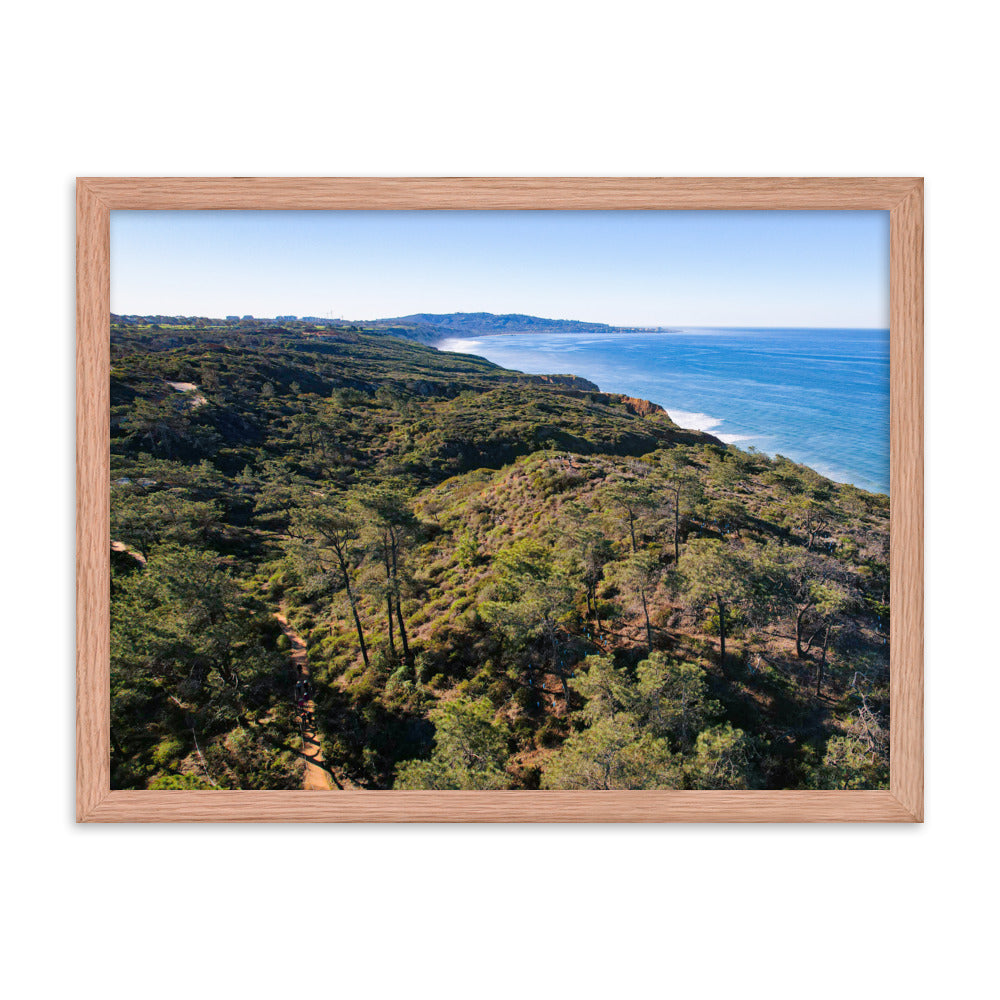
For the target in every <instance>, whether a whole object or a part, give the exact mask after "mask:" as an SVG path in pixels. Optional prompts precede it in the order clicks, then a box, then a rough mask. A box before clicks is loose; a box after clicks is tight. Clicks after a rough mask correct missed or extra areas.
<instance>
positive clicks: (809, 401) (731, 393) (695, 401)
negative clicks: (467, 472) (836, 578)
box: [438, 328, 889, 494]
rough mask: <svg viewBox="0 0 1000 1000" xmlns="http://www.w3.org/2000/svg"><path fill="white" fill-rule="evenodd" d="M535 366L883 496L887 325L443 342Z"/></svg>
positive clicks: (508, 364)
mask: <svg viewBox="0 0 1000 1000" xmlns="http://www.w3.org/2000/svg"><path fill="white" fill-rule="evenodd" d="M438 346H439V347H440V348H441V349H442V350H447V351H458V352H461V353H464V354H478V355H480V356H481V357H484V358H487V359H488V360H490V361H493V362H495V363H496V364H499V365H503V367H505V368H513V369H515V370H517V371H523V372H528V373H531V374H572V375H580V376H582V377H583V378H586V379H590V381H592V382H596V383H597V384H598V385H599V386H600V387H601V389H603V390H604V391H606V392H621V393H625V394H627V395H629V396H636V397H639V398H642V399H648V400H651V401H652V402H654V403H659V404H660V405H661V406H662V407H663V408H664V409H665V410H666V411H667V412H668V413H669V414H670V416H671V417H672V418H673V420H675V421H676V422H677V423H678V424H680V425H681V426H682V427H689V428H694V429H697V430H704V431H708V432H709V433H710V434H714V435H715V436H716V437H718V438H720V439H721V440H723V441H725V442H727V443H730V444H736V445H737V446H738V447H741V448H747V447H750V446H753V447H756V448H758V449H760V450H761V451H763V452H766V453H767V454H769V455H774V454H779V453H780V454H782V455H785V456H786V457H788V458H790V459H792V460H793V461H795V462H802V463H804V464H805V465H809V466H811V467H812V468H814V469H815V470H816V471H817V472H819V473H821V474H822V475H824V476H828V477H829V478H830V479H833V480H836V481H837V482H841V483H853V484H854V485H855V486H859V487H860V488H862V489H865V490H871V491H873V492H877V493H886V494H887V493H888V492H889V331H888V330H816V329H813V330H761V329H735V328H726V329H694V328H692V329H678V330H671V331H670V332H665V333H623V334H603V333H601V334H503V335H490V336H485V335H484V336H477V337H475V338H470V337H464V338H451V339H448V340H446V341H444V342H442V343H440V344H439V345H438Z"/></svg>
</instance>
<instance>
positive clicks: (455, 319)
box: [375, 312, 621, 335]
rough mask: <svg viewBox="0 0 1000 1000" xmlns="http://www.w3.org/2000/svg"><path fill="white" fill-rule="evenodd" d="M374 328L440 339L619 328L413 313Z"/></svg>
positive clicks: (512, 315)
mask: <svg viewBox="0 0 1000 1000" xmlns="http://www.w3.org/2000/svg"><path fill="white" fill-rule="evenodd" d="M375 322H376V323H377V324H378V325H380V326H382V325H398V326H400V327H414V326H415V327H424V328H430V329H431V330H433V331H435V332H437V333H439V334H440V335H445V334H448V335H454V334H483V333H613V332H615V331H616V330H619V329H621V328H620V327H614V326H608V325H607V324H606V323H583V322H581V321H580V320H575V319H544V318H542V317H540V316H525V315H523V314H522V313H504V314H502V315H497V314H496V313H487V312H478V313H462V312H456V313H414V314H413V315H411V316H396V317H393V318H391V319H380V320H376V321H375Z"/></svg>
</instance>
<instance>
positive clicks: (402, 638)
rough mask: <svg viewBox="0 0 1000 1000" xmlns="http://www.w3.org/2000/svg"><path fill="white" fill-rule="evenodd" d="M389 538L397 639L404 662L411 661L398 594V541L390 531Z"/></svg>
mask: <svg viewBox="0 0 1000 1000" xmlns="http://www.w3.org/2000/svg"><path fill="white" fill-rule="evenodd" d="M390 538H391V539H392V549H391V552H392V592H393V595H394V596H395V598H396V621H397V622H398V623H399V641H400V642H401V643H402V644H403V659H404V661H405V662H406V663H408V664H411V665H412V663H413V657H412V656H410V644H409V643H408V642H407V641H406V626H405V625H404V624H403V601H402V599H401V597H400V595H399V566H398V562H397V553H398V551H399V543H398V542H397V541H396V536H395V534H392V533H390Z"/></svg>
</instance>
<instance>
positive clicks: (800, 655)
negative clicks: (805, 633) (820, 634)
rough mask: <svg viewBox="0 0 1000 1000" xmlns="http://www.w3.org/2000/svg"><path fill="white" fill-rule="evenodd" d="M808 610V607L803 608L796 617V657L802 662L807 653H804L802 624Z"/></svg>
mask: <svg viewBox="0 0 1000 1000" xmlns="http://www.w3.org/2000/svg"><path fill="white" fill-rule="evenodd" d="M808 610H809V608H808V606H806V607H804V608H801V609H799V613H798V614H797V615H796V616H795V655H796V656H797V657H798V658H799V659H800V660H801V659H802V658H803V657H804V656H805V653H804V652H803V651H802V623H803V621H805V615H806V612H807V611H808Z"/></svg>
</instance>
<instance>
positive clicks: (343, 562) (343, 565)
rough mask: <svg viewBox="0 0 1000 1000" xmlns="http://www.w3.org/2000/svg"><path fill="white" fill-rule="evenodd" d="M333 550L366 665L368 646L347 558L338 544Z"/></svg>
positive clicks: (362, 657) (366, 664)
mask: <svg viewBox="0 0 1000 1000" xmlns="http://www.w3.org/2000/svg"><path fill="white" fill-rule="evenodd" d="M334 551H335V552H336V553H337V562H338V563H340V572H341V573H343V574H344V589H345V590H346V591H347V600H348V601H349V602H350V605H351V614H352V615H353V616H354V627H355V628H356V629H357V631H358V644H359V645H360V646H361V659H363V660H364V661H365V666H366V667H367V666H368V647H367V646H366V645H365V633H364V630H363V629H362V628H361V619H360V618H359V617H358V604H357V601H355V599H354V588H353V587H352V586H351V578H350V576H349V575H348V572H347V559H346V558H345V557H344V554H343V552H342V551H341V549H340V546H336V547H335V548H334Z"/></svg>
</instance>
